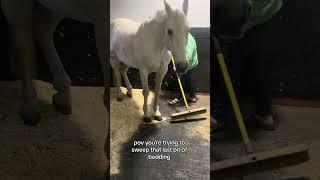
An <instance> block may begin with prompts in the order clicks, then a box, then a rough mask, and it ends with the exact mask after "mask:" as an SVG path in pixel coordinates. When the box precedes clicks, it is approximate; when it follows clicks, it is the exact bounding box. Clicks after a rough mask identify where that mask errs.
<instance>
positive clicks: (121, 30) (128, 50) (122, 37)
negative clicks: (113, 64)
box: [110, 18, 140, 68]
mask: <svg viewBox="0 0 320 180" xmlns="http://www.w3.org/2000/svg"><path fill="white" fill-rule="evenodd" d="M139 27H140V23H138V22H135V21H132V20H129V19H125V18H119V19H114V20H112V21H111V24H110V53H112V54H115V55H116V56H117V57H118V59H119V60H120V61H121V62H122V63H124V64H126V65H128V66H130V67H134V68H137V67H136V63H135V62H134V41H135V35H136V33H137V31H138V29H139Z"/></svg>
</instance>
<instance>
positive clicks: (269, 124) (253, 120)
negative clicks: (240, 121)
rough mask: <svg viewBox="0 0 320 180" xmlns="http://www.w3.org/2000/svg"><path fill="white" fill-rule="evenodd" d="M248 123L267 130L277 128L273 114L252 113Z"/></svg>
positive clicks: (247, 120)
mask: <svg viewBox="0 0 320 180" xmlns="http://www.w3.org/2000/svg"><path fill="white" fill-rule="evenodd" d="M246 124H247V125H249V126H252V127H256V128H260V129H263V130H266V131H273V130H275V124H274V119H273V116H272V115H266V116H260V115H251V116H250V117H249V118H247V119H246Z"/></svg>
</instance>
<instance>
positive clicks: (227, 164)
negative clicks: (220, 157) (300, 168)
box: [211, 144, 309, 178]
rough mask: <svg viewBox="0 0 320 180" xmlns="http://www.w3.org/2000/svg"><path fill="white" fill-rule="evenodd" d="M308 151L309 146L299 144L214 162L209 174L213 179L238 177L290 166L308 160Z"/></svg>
mask: <svg viewBox="0 0 320 180" xmlns="http://www.w3.org/2000/svg"><path fill="white" fill-rule="evenodd" d="M308 149H309V145H307V144H300V145H296V146H290V147H285V148H279V149H275V150H270V151H265V152H261V153H252V154H248V155H246V156H242V157H239V158H235V159H229V160H224V161H219V162H214V163H212V164H211V170H212V171H211V173H212V174H213V177H215V178H218V177H219V178H225V177H240V176H247V175H250V174H253V173H257V172H263V171H266V170H272V169H279V168H282V167H287V166H292V165H296V164H300V163H303V162H306V161H308V160H309V155H308Z"/></svg>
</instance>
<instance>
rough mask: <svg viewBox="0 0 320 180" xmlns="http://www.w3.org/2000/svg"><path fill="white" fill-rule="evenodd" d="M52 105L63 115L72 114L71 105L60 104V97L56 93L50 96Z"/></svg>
mask: <svg viewBox="0 0 320 180" xmlns="http://www.w3.org/2000/svg"><path fill="white" fill-rule="evenodd" d="M52 104H53V105H54V107H55V108H56V109H57V110H58V111H59V112H61V113H62V114H63V115H70V114H72V107H71V105H65V104H66V103H62V101H61V96H60V95H59V94H58V93H57V94H54V95H53V96H52Z"/></svg>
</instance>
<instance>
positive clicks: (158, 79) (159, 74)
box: [153, 67, 168, 121]
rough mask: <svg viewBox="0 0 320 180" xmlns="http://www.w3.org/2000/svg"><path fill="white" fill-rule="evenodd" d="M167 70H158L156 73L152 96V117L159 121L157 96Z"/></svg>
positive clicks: (160, 118) (166, 68)
mask: <svg viewBox="0 0 320 180" xmlns="http://www.w3.org/2000/svg"><path fill="white" fill-rule="evenodd" d="M167 70H168V67H164V68H162V69H160V71H158V72H157V77H156V89H155V90H156V92H155V96H154V104H153V111H154V117H155V119H156V120H158V121H161V120H162V117H161V113H160V111H159V96H160V93H161V84H162V80H163V78H164V76H165V75H166V73H167Z"/></svg>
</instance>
